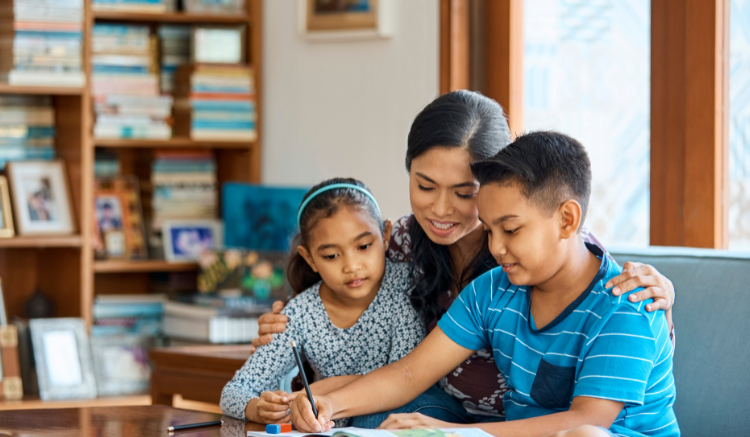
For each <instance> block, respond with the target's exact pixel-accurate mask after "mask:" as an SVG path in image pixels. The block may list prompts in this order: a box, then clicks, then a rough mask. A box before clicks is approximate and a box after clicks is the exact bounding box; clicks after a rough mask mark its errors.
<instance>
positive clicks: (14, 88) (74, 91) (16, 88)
mask: <svg viewBox="0 0 750 437" xmlns="http://www.w3.org/2000/svg"><path fill="white" fill-rule="evenodd" d="M82 93H83V88H81V87H69V86H28V85H10V84H8V83H5V82H0V94H51V95H59V96H76V95H81V94H82Z"/></svg>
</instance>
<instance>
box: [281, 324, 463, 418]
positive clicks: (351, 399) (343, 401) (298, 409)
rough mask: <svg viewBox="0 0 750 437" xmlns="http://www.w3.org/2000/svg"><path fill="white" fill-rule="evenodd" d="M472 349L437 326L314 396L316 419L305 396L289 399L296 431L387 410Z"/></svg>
mask: <svg viewBox="0 0 750 437" xmlns="http://www.w3.org/2000/svg"><path fill="white" fill-rule="evenodd" d="M472 353H473V351H472V350H470V349H466V348H464V347H462V346H459V345H458V344H457V343H455V342H453V340H451V339H450V338H448V336H447V335H445V334H444V333H443V331H442V330H441V329H440V328H439V327H438V328H435V329H434V330H433V331H432V333H430V335H428V336H427V338H426V339H425V340H424V341H423V342H422V343H420V344H419V346H417V347H416V348H415V349H414V350H413V351H412V352H411V353H409V354H408V355H407V356H405V357H404V358H403V359H401V360H399V361H397V362H395V363H393V364H389V365H387V366H385V367H381V368H380V369H377V370H375V371H373V372H371V373H368V374H367V375H364V376H362V377H360V378H358V379H357V380H356V381H353V382H351V383H350V384H347V385H346V386H344V387H343V388H341V389H339V390H336V391H334V392H332V393H330V394H328V395H325V396H317V397H315V403H316V405H317V406H318V419H316V418H315V415H314V414H313V412H312V408H311V407H310V402H309V401H308V400H307V397H306V396H298V397H297V398H296V399H295V400H294V402H292V408H291V414H292V422H293V423H294V426H295V427H297V429H298V430H300V431H304V432H319V431H321V430H325V429H330V427H331V426H333V422H331V420H332V419H338V418H341V417H353V416H361V415H363V414H370V413H375V412H378V411H388V410H391V409H393V408H397V407H400V406H402V405H404V404H406V403H408V402H409V401H411V400H413V399H414V398H416V397H417V396H419V394H420V393H422V392H424V391H425V390H427V389H428V388H429V387H430V386H431V385H433V384H435V383H436V382H437V381H438V380H439V379H440V378H442V377H443V376H445V375H447V374H448V372H450V371H451V370H453V369H455V368H456V366H458V365H459V364H461V363H462V362H464V361H465V360H466V359H467V358H468V357H469V356H470V355H471V354H472Z"/></svg>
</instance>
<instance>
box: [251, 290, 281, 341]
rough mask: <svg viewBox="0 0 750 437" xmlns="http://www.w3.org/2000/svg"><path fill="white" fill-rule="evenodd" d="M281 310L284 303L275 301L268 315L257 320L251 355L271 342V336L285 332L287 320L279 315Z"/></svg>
mask: <svg viewBox="0 0 750 437" xmlns="http://www.w3.org/2000/svg"><path fill="white" fill-rule="evenodd" d="M283 309H284V302H282V301H280V300H277V301H276V302H274V303H273V307H272V310H271V312H270V313H266V314H263V315H262V316H260V318H259V319H258V337H257V338H254V339H253V342H252V343H253V347H252V351H251V353H254V352H255V350H256V349H257V348H259V347H260V346H263V345H266V344H268V343H270V342H271V341H272V340H273V334H281V333H282V332H284V331H285V330H286V324H287V323H289V318H288V317H287V316H285V315H283V314H281V310H283Z"/></svg>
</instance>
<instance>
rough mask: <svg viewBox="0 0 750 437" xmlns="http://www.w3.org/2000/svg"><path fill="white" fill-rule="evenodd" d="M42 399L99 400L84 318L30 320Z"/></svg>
mask: <svg viewBox="0 0 750 437" xmlns="http://www.w3.org/2000/svg"><path fill="white" fill-rule="evenodd" d="M29 330H30V331H31V343H32V348H33V350H34V361H35V362H36V370H37V378H38V380H39V396H40V397H41V398H42V400H45V401H48V400H61V399H91V398H95V397H96V380H95V379H94V371H93V365H92V362H91V353H90V349H89V339H88V336H87V335H86V328H85V326H84V323H83V319H79V318H60V319H32V320H30V321H29Z"/></svg>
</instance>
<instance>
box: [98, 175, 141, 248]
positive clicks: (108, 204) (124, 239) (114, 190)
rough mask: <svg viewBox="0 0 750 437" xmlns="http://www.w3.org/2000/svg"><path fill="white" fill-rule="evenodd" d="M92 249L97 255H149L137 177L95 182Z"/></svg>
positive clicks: (101, 179)
mask: <svg viewBox="0 0 750 437" xmlns="http://www.w3.org/2000/svg"><path fill="white" fill-rule="evenodd" d="M94 235H95V238H94V246H95V247H94V249H95V254H96V255H97V256H98V257H99V258H128V259H145V258H148V250H147V246H146V230H145V226H144V221H143V212H142V210H141V197H140V190H139V188H138V178H137V177H136V176H118V177H113V178H97V179H96V181H95V182H94Z"/></svg>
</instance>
